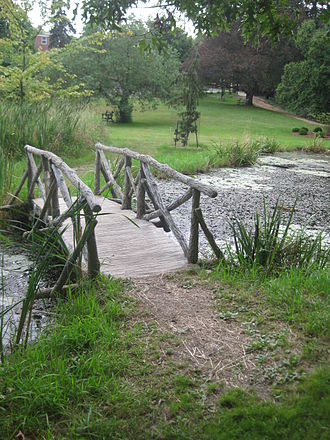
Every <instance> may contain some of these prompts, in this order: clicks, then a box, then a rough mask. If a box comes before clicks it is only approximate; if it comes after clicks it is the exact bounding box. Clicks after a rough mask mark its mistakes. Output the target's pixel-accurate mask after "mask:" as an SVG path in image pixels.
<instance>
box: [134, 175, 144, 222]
mask: <svg viewBox="0 0 330 440" xmlns="http://www.w3.org/2000/svg"><path fill="white" fill-rule="evenodd" d="M143 176H144V174H143V170H142V167H141V170H140V178H139V182H138V186H137V196H136V218H142V217H143V216H144V214H145V213H146V203H145V197H146V189H145V186H144V182H145V179H144V178H143Z"/></svg>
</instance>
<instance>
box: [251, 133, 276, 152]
mask: <svg viewBox="0 0 330 440" xmlns="http://www.w3.org/2000/svg"><path fill="white" fill-rule="evenodd" d="M254 142H255V143H256V144H257V145H258V146H259V152H260V153H266V154H274V153H276V151H279V149H280V144H279V143H278V141H277V140H276V139H272V138H269V137H267V136H266V137H260V138H258V139H256V140H255V141H254Z"/></svg>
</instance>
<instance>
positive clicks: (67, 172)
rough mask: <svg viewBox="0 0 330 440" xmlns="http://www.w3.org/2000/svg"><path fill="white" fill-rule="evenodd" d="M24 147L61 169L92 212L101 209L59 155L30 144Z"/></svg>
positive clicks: (92, 195) (86, 187)
mask: <svg viewBox="0 0 330 440" xmlns="http://www.w3.org/2000/svg"><path fill="white" fill-rule="evenodd" d="M24 148H25V151H26V153H27V154H29V153H30V154H35V155H36V156H39V157H41V158H43V159H47V160H48V161H50V162H51V163H52V164H53V165H55V167H56V168H58V169H59V170H61V172H62V173H63V174H64V175H65V177H66V178H67V179H68V180H69V182H70V183H71V184H72V185H73V186H74V187H75V188H76V189H77V190H78V191H79V192H80V194H81V195H82V196H83V198H84V199H85V200H86V202H87V203H88V205H89V207H90V208H91V210H92V211H93V212H99V211H101V209H102V208H101V206H100V204H99V203H98V202H97V200H96V198H95V196H94V194H93V192H92V190H91V189H90V188H89V187H88V186H87V185H86V184H85V183H84V182H83V181H82V180H81V179H79V177H78V176H77V174H76V172H75V171H74V170H73V169H72V168H70V167H69V165H67V164H66V163H65V162H64V161H63V160H62V159H61V158H60V157H58V156H56V154H54V153H51V152H49V151H45V150H39V149H38V148H35V147H31V145H26V146H25V147H24Z"/></svg>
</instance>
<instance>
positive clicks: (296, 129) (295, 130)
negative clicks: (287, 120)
mask: <svg viewBox="0 0 330 440" xmlns="http://www.w3.org/2000/svg"><path fill="white" fill-rule="evenodd" d="M299 130H300V128H298V127H295V128H293V129H292V133H299Z"/></svg>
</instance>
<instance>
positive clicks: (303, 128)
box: [299, 127, 308, 136]
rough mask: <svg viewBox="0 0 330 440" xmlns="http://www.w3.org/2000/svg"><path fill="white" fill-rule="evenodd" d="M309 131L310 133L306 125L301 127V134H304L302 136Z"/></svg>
mask: <svg viewBox="0 0 330 440" xmlns="http://www.w3.org/2000/svg"><path fill="white" fill-rule="evenodd" d="M307 133H308V130H307V128H305V127H301V128H300V129H299V134H300V135H302V136H306V134H307Z"/></svg>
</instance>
